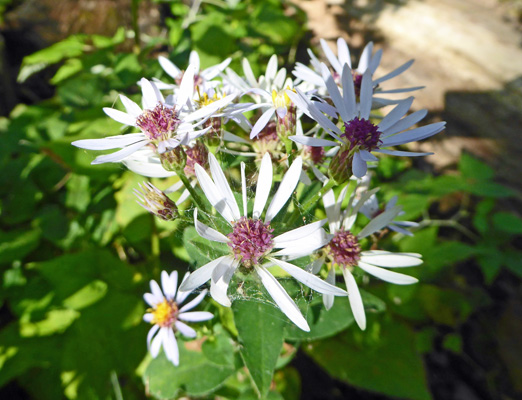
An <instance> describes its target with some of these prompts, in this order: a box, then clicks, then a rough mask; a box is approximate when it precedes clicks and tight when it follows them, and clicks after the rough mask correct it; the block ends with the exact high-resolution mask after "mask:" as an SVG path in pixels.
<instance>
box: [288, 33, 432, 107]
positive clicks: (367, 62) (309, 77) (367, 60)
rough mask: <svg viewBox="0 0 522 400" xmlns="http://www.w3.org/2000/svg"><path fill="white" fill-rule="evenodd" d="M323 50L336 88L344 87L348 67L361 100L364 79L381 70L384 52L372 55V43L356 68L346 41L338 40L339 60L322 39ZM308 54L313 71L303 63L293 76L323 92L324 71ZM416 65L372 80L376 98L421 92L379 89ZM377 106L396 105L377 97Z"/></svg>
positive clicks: (368, 45)
mask: <svg viewBox="0 0 522 400" xmlns="http://www.w3.org/2000/svg"><path fill="white" fill-rule="evenodd" d="M321 47H322V49H323V53H324V55H325V56H326V58H327V59H328V62H329V63H330V66H331V67H332V70H333V71H332V75H333V77H334V80H335V82H336V84H337V85H339V86H341V87H342V81H341V75H342V72H343V68H344V66H345V65H347V66H348V67H349V68H350V70H351V75H352V80H353V84H354V87H355V92H356V95H357V96H358V95H359V93H360V90H361V83H362V77H363V75H364V73H365V72H366V71H370V73H371V75H372V76H373V75H374V74H375V71H376V70H377V68H378V67H379V63H380V62H381V57H382V50H381V49H379V50H377V51H376V52H375V54H374V53H373V43H372V42H369V43H368V44H367V45H366V46H365V47H364V49H363V52H362V54H361V57H360V58H359V62H358V65H357V67H356V68H353V67H352V60H351V58H350V48H349V47H348V44H347V43H346V41H345V40H344V39H343V38H339V39H337V56H336V55H335V54H334V52H333V51H332V50H331V49H330V47H329V46H328V44H327V43H326V41H325V40H324V39H321ZM308 54H309V55H310V63H311V68H310V67H307V66H306V65H304V64H302V63H296V67H295V70H294V71H293V74H294V75H295V76H296V77H297V78H299V79H301V80H303V81H305V82H308V83H311V84H313V85H314V86H316V87H317V88H319V89H320V90H321V89H322V91H324V88H325V87H326V85H325V83H324V81H323V79H322V75H323V73H322V67H321V62H320V61H319V60H318V59H317V57H316V56H315V55H314V53H313V52H312V51H311V50H310V49H308ZM412 64H413V60H410V61H408V62H406V63H404V64H403V65H401V66H400V67H398V68H396V69H394V70H393V71H391V72H390V73H388V74H386V75H384V76H381V77H380V78H377V79H373V78H372V82H373V86H372V87H373V90H374V94H386V93H405V92H411V91H414V90H419V89H422V88H423V86H416V87H411V88H402V89H393V90H381V88H380V87H379V85H380V84H381V83H383V82H385V81H388V80H390V79H392V78H395V77H396V76H398V75H400V74H402V73H403V72H404V71H406V70H407V69H408V68H409V67H410V66H411V65H412ZM373 100H374V105H376V106H382V105H385V104H392V103H395V101H389V100H386V99H378V98H375V97H374V99H373Z"/></svg>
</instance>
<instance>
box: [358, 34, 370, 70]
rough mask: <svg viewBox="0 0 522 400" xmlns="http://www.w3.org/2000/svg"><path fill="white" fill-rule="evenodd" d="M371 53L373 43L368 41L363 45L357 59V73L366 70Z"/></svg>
mask: <svg viewBox="0 0 522 400" xmlns="http://www.w3.org/2000/svg"><path fill="white" fill-rule="evenodd" d="M372 53H373V43H372V42H369V43H368V44H367V45H366V46H364V49H363V52H362V54H361V58H360V59H359V64H358V65H357V71H358V72H359V73H361V74H362V73H364V72H366V69H367V68H368V66H369V65H370V60H371V58H372Z"/></svg>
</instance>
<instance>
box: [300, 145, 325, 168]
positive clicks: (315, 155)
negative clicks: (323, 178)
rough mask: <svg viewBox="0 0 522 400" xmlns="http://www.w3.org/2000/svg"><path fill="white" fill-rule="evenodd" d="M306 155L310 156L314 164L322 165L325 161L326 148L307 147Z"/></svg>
mask: <svg viewBox="0 0 522 400" xmlns="http://www.w3.org/2000/svg"><path fill="white" fill-rule="evenodd" d="M304 151H305V153H307V155H309V156H310V159H311V160H312V162H313V163H314V164H315V165H317V164H321V163H322V162H323V160H324V153H325V152H324V147H320V146H305V147H304Z"/></svg>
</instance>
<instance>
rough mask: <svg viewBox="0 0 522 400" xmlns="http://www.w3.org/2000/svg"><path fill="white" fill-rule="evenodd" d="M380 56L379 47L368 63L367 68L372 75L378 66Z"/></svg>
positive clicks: (380, 50)
mask: <svg viewBox="0 0 522 400" xmlns="http://www.w3.org/2000/svg"><path fill="white" fill-rule="evenodd" d="M381 57H382V49H379V50H377V51H376V52H375V54H374V55H373V56H372V58H371V60H370V63H369V64H368V69H369V70H370V71H371V72H372V75H373V74H374V73H375V70H376V69H377V67H378V66H379V63H380V62H381Z"/></svg>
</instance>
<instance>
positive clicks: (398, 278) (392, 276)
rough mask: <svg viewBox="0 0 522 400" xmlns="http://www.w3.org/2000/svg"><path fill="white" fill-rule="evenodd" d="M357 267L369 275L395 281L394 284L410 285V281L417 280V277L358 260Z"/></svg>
mask: <svg viewBox="0 0 522 400" xmlns="http://www.w3.org/2000/svg"><path fill="white" fill-rule="evenodd" d="M359 268H361V269H363V270H365V271H366V272H368V273H369V274H370V275H373V276H375V277H377V278H379V279H382V280H383V281H386V282H390V283H395V284H396V285H411V284H412V283H417V282H418V279H417V278H414V277H412V276H409V275H404V274H399V273H398V272H393V271H390V270H388V269H384V268H380V267H375V266H373V265H370V264H366V263H364V262H362V261H359Z"/></svg>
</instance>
